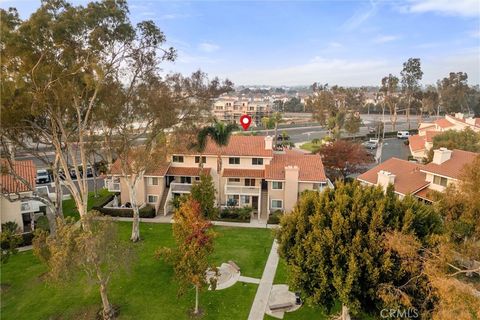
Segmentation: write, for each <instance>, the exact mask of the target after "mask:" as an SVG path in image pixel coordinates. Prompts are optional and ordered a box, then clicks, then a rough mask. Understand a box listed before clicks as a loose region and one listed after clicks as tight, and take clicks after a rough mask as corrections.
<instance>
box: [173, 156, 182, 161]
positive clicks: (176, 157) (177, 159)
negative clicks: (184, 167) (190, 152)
mask: <svg viewBox="0 0 480 320" xmlns="http://www.w3.org/2000/svg"><path fill="white" fill-rule="evenodd" d="M172 161H173V162H183V156H173V157H172Z"/></svg>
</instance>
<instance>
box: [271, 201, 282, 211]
mask: <svg viewBox="0 0 480 320" xmlns="http://www.w3.org/2000/svg"><path fill="white" fill-rule="evenodd" d="M274 201H280V203H281V204H282V206H281V207H275V206H273V202H274ZM270 207H271V208H272V209H275V210H276V209H280V210H282V209H283V200H282V199H271V200H270Z"/></svg>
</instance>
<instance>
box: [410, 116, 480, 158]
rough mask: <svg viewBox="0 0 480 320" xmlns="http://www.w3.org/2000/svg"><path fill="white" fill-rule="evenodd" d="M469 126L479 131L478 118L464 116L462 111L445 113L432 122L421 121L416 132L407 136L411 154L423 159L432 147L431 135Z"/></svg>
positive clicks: (459, 129)
mask: <svg viewBox="0 0 480 320" xmlns="http://www.w3.org/2000/svg"><path fill="white" fill-rule="evenodd" d="M466 128H470V129H471V130H473V131H475V132H480V118H473V117H465V115H464V114H463V113H456V114H454V115H448V114H447V115H445V118H442V119H438V120H436V121H434V122H421V123H420V124H419V126H418V134H417V135H413V136H410V137H409V138H408V142H409V148H410V153H411V155H412V156H413V157H414V158H415V159H417V160H420V161H421V160H423V159H424V158H426V157H427V156H428V152H429V151H430V149H431V148H432V147H433V137H434V136H436V135H437V134H439V133H442V132H445V131H448V130H455V131H462V130H465V129H466Z"/></svg>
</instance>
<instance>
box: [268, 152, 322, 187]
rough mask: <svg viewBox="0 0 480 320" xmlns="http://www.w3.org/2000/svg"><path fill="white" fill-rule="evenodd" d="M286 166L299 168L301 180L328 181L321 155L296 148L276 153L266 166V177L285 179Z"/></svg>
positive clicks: (299, 178)
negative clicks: (306, 152)
mask: <svg viewBox="0 0 480 320" xmlns="http://www.w3.org/2000/svg"><path fill="white" fill-rule="evenodd" d="M286 166H297V167H298V168H299V176H298V180H299V181H312V182H326V181H327V177H326V176H325V169H324V167H323V163H322V158H321V157H320V155H318V154H305V153H303V152H301V151H296V150H285V153H283V154H275V155H274V157H273V160H272V161H271V162H270V164H269V165H266V166H265V179H269V180H285V167H286Z"/></svg>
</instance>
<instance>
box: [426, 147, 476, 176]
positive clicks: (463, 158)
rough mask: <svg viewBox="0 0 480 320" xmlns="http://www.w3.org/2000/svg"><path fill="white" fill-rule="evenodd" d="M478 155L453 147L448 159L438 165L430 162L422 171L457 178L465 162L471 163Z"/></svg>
mask: <svg viewBox="0 0 480 320" xmlns="http://www.w3.org/2000/svg"><path fill="white" fill-rule="evenodd" d="M479 155H480V154H478V153H474V152H469V151H463V150H458V149H454V150H453V152H452V156H451V158H450V159H449V160H447V161H445V162H444V163H442V164H440V165H439V164H435V163H433V162H430V163H429V164H427V165H425V166H424V168H423V169H422V171H425V172H431V173H435V174H438V175H442V176H445V177H449V178H453V179H458V178H459V177H460V174H461V171H462V169H463V167H464V166H465V165H466V164H468V163H471V162H472V161H473V160H474V159H475V157H477V156H479Z"/></svg>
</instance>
